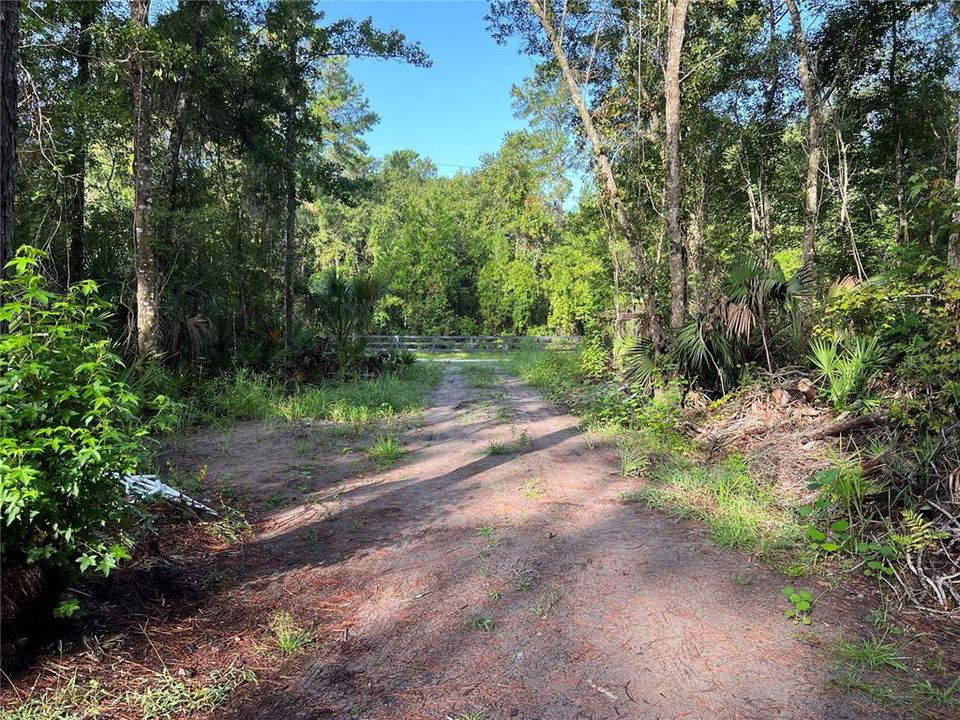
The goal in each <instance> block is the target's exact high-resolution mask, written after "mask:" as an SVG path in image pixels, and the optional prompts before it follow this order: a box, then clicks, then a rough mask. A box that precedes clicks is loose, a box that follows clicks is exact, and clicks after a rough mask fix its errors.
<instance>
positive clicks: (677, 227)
mask: <svg viewBox="0 0 960 720" xmlns="http://www.w3.org/2000/svg"><path fill="white" fill-rule="evenodd" d="M688 3H689V0H671V1H670V2H669V3H667V65H666V68H665V69H664V75H663V87H664V94H665V97H666V105H665V111H664V115H663V117H664V129H665V135H664V149H665V153H664V162H665V164H666V168H665V170H666V173H665V174H666V181H665V186H664V204H665V208H664V210H665V215H666V218H667V238H668V240H669V243H670V328H671V329H672V330H673V331H674V332H676V331H677V330H679V329H680V326H681V325H683V321H684V319H685V318H686V315H687V259H686V253H685V251H684V246H683V228H682V226H681V224H680V203H681V199H682V187H681V182H682V177H681V173H682V168H681V164H680V54H681V51H682V50H683V38H684V34H685V33H686V23H687V6H688Z"/></svg>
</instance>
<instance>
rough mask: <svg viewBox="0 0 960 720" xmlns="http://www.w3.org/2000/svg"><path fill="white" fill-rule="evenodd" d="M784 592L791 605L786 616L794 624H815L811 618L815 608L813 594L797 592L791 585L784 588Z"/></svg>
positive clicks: (807, 591)
mask: <svg viewBox="0 0 960 720" xmlns="http://www.w3.org/2000/svg"><path fill="white" fill-rule="evenodd" d="M782 592H783V594H784V596H786V598H787V600H789V601H790V605H791V607H790V608H788V609H787V610H786V611H785V614H786V616H787V617H788V618H790V619H791V620H793V622H794V623H803V624H804V625H810V624H811V623H812V622H813V620H812V619H811V618H810V613H812V612H813V606H814V599H813V593H812V592H810V591H809V590H797V589H796V588H793V587H791V586H789V585H786V586H784V587H783V588H782Z"/></svg>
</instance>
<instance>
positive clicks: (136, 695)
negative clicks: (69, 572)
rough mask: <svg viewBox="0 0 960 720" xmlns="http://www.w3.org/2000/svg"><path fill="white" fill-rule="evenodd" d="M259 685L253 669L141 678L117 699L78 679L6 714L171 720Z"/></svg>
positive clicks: (38, 718)
mask: <svg viewBox="0 0 960 720" xmlns="http://www.w3.org/2000/svg"><path fill="white" fill-rule="evenodd" d="M251 682H256V675H255V674H254V673H253V672H252V671H250V670H240V669H238V668H235V667H233V666H230V667H227V668H225V669H223V670H215V671H214V672H212V673H210V674H209V675H207V676H206V677H200V678H190V679H188V678H186V677H180V676H177V675H174V674H172V673H170V672H168V671H164V672H162V673H156V674H155V675H153V676H147V677H145V678H143V680H142V681H141V682H139V683H138V684H137V686H136V687H134V688H133V689H130V690H127V691H126V692H125V693H122V694H118V693H114V692H110V691H109V690H107V689H106V688H105V687H103V686H102V685H101V684H100V683H99V682H98V681H96V680H90V681H89V682H88V683H82V682H80V681H79V680H78V678H77V676H76V674H74V675H72V676H71V677H70V678H69V679H68V680H66V681H65V682H63V683H61V684H58V685H57V686H56V687H55V688H52V689H50V690H47V691H45V692H43V693H42V694H41V695H38V696H37V697H29V698H26V699H25V700H24V701H23V702H21V703H20V705H19V707H17V708H16V709H14V710H12V711H9V712H7V714H5V715H4V718H7V719H8V720H81V718H95V717H107V716H108V715H109V716H111V717H112V716H114V715H115V714H118V715H123V716H124V717H126V716H130V717H139V718H142V720H170V719H172V718H176V717H181V716H184V715H192V714H194V713H202V712H211V711H213V710H215V709H216V708H217V707H219V706H220V705H222V704H223V702H224V701H225V700H226V699H227V697H228V696H229V695H230V694H231V693H232V692H233V691H234V690H236V689H237V688H238V687H240V686H241V685H244V684H246V683H251Z"/></svg>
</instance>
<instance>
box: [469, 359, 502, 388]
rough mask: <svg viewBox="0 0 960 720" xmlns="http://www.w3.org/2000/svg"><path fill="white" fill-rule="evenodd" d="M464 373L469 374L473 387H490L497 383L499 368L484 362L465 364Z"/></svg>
mask: <svg viewBox="0 0 960 720" xmlns="http://www.w3.org/2000/svg"><path fill="white" fill-rule="evenodd" d="M463 374H464V375H466V376H467V381H468V382H469V383H470V386H471V387H475V388H481V389H488V388H492V387H494V386H495V385H496V384H497V378H498V375H497V370H496V368H495V367H493V365H487V364H483V363H475V364H472V365H465V367H464V368H463Z"/></svg>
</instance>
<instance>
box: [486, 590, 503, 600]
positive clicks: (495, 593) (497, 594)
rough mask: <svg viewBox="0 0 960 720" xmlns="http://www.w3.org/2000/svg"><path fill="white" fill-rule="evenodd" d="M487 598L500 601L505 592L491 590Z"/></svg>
mask: <svg viewBox="0 0 960 720" xmlns="http://www.w3.org/2000/svg"><path fill="white" fill-rule="evenodd" d="M487 597H488V598H490V599H491V600H499V599H500V598H502V597H503V592H502V591H500V590H490V591H489V592H488V593H487Z"/></svg>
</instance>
